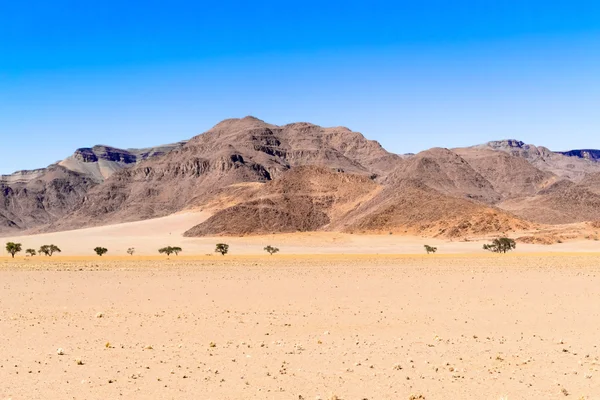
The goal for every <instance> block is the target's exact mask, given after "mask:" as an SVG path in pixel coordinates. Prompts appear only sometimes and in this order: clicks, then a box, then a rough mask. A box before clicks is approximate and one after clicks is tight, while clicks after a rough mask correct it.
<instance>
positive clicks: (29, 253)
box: [25, 249, 37, 257]
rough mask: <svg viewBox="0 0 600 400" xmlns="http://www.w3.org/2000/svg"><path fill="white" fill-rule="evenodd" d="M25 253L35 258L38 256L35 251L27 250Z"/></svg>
mask: <svg viewBox="0 0 600 400" xmlns="http://www.w3.org/2000/svg"><path fill="white" fill-rule="evenodd" d="M25 253H27V254H28V255H29V256H31V257H33V256H35V255H36V254H37V253H36V251H35V250H34V249H27V250H25Z"/></svg>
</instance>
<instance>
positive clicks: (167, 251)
mask: <svg viewBox="0 0 600 400" xmlns="http://www.w3.org/2000/svg"><path fill="white" fill-rule="evenodd" d="M182 251H183V249H182V248H181V247H177V246H174V247H173V246H167V247H163V248H162V249H158V252H159V253H160V254H166V255H167V257H168V256H170V255H171V254H173V253H175V255H176V256H177V255H179V253H181V252H182Z"/></svg>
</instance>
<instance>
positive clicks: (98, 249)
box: [94, 247, 108, 257]
mask: <svg viewBox="0 0 600 400" xmlns="http://www.w3.org/2000/svg"><path fill="white" fill-rule="evenodd" d="M94 251H95V252H96V254H98V255H99V256H100V257H102V256H103V255H104V254H106V253H108V249H107V248H106V247H96V248H95V249H94Z"/></svg>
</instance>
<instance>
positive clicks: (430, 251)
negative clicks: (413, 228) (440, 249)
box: [425, 244, 437, 254]
mask: <svg viewBox="0 0 600 400" xmlns="http://www.w3.org/2000/svg"><path fill="white" fill-rule="evenodd" d="M425 251H426V252H427V254H430V253H434V254H435V252H436V251H437V247H432V246H429V245H427V244H426V245H425Z"/></svg>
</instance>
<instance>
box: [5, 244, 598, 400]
mask: <svg viewBox="0 0 600 400" xmlns="http://www.w3.org/2000/svg"><path fill="white" fill-rule="evenodd" d="M205 260H206V261H204V262H199V261H196V262H176V261H164V262H148V261H146V262H144V261H121V262H118V263H117V262H114V261H97V262H66V261H58V262H53V261H47V262H39V261H38V264H34V263H33V261H30V262H25V261H18V262H16V263H15V262H12V261H6V260H5V261H3V262H0V281H1V282H2V290H1V291H0V304H1V307H0V339H1V340H0V380H1V385H0V399H9V398H10V399H13V400H16V399H27V400H32V399H215V400H222V399H282V400H283V399H286V400H287V399H311V400H312V399H316V398H322V399H330V398H331V396H332V395H336V396H338V398H340V399H344V400H351V399H354V400H359V399H369V400H375V399H409V396H411V395H423V396H425V398H426V399H428V400H429V399H490V400H498V399H500V398H505V399H506V398H508V399H510V400H517V399H561V398H564V397H565V395H564V394H563V392H562V390H563V389H564V390H565V391H566V393H568V394H569V397H568V398H574V399H583V398H585V399H598V398H600V365H599V364H600V361H599V356H600V349H599V348H598V338H599V337H600V307H598V304H600V291H599V290H598V288H599V287H600V267H599V261H600V258H599V257H598V256H591V255H588V256H583V255H579V256H565V255H563V256H543V257H541V256H534V255H522V256H514V255H508V256H494V255H490V256H479V257H463V256H431V257H427V256H414V257H395V256H350V257H348V256H294V257H292V256H273V257H268V256H262V257H211V258H205ZM36 269H39V270H36ZM57 269H58V270H57ZM80 269H81V270H80ZM99 312H100V313H103V316H102V318H97V317H96V315H97V313H99ZM211 342H214V347H211ZM108 343H110V344H109V345H107V344H108ZM107 346H108V347H107ZM148 346H151V347H152V348H149V347H148ZM58 348H62V349H63V350H64V355H57V349H58ZM76 359H81V360H82V362H83V365H77V363H76V361H75V360H76Z"/></svg>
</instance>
